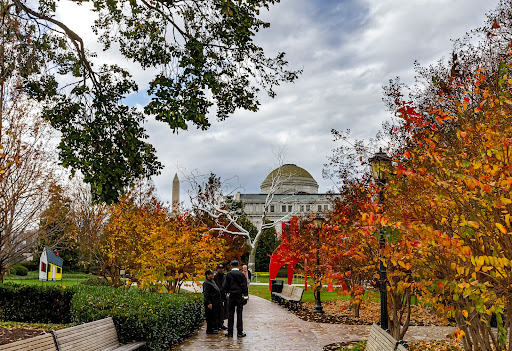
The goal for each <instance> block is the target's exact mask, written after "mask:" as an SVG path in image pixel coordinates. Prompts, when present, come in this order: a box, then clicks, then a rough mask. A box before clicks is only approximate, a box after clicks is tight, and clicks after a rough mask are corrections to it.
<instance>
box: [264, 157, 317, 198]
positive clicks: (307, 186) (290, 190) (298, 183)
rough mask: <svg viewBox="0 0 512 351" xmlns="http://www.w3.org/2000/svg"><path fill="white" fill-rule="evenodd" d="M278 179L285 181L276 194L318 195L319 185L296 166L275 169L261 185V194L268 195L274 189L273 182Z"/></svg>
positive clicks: (307, 173)
mask: <svg viewBox="0 0 512 351" xmlns="http://www.w3.org/2000/svg"><path fill="white" fill-rule="evenodd" d="M278 177H281V178H282V179H283V181H282V184H281V185H280V186H279V188H278V189H277V191H275V194H317V193H318V183H317V182H316V180H315V179H314V178H313V177H312V176H311V174H309V172H308V171H306V170H305V169H304V168H301V167H299V166H297V165H294V164H286V165H283V166H281V167H279V168H276V169H274V170H273V171H272V172H270V174H269V175H268V176H267V177H266V178H265V180H264V181H263V183H261V193H262V194H268V193H270V189H271V187H272V182H273V181H276V180H277V178H278Z"/></svg>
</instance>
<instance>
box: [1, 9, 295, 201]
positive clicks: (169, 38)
mask: <svg viewBox="0 0 512 351" xmlns="http://www.w3.org/2000/svg"><path fill="white" fill-rule="evenodd" d="M64 2H66V3H70V4H75V5H77V6H81V11H92V12H93V13H94V14H95V15H96V17H95V18H96V20H95V22H94V24H93V26H92V28H93V30H94V31H95V33H96V34H97V36H98V37H97V40H98V41H99V42H100V43H101V44H102V45H103V47H104V51H107V52H109V53H110V52H112V51H114V49H117V50H118V52H119V53H120V54H121V55H122V56H124V57H125V58H126V59H128V60H130V61H133V62H135V63H138V64H139V67H140V68H141V69H152V70H153V72H155V74H154V76H153V77H151V78H149V81H147V82H143V83H144V84H148V85H149V89H148V90H147V93H148V95H149V96H150V100H151V101H150V102H148V103H147V104H146V105H145V106H144V114H143V113H141V112H140V111H138V110H137V109H135V108H134V107H130V106H127V105H125V104H124V103H123V100H124V98H125V97H126V96H128V95H129V94H131V93H133V92H136V91H137V90H138V86H137V84H136V83H135V82H134V81H133V80H132V78H131V74H130V72H128V71H127V70H125V69H123V68H121V67H119V66H117V65H105V64H101V63H99V62H98V61H99V59H96V54H95V53H92V52H90V51H89V50H88V48H87V43H86V42H85V40H84V39H85V38H81V37H80V36H79V35H78V34H77V33H76V32H75V31H74V29H73V27H74V25H73V23H72V20H70V19H69V18H66V17H65V14H62V12H59V11H58V8H57V7H58V5H60V4H61V3H64ZM278 2H279V1H278V0H264V1H231V0H229V1H218V0H205V1H200V2H199V1H196V0H185V1H178V2H176V1H171V2H169V1H164V0H157V1H146V0H140V1H139V0H137V1H132V0H130V1H127V0H122V1H103V0H93V1H74V0H68V1H54V0H38V1H26V0H2V1H0V13H1V15H2V16H1V18H2V22H1V25H2V28H1V31H2V35H3V47H2V50H3V53H5V52H7V51H8V52H9V54H8V55H5V54H4V55H2V56H1V59H0V61H1V62H0V65H2V66H3V67H2V68H3V69H2V71H1V75H2V76H1V77H0V83H1V82H4V81H7V80H9V79H11V78H12V77H21V78H22V79H23V85H24V87H25V89H26V91H27V92H28V94H29V95H30V97H31V98H33V99H35V100H37V101H39V102H41V103H42V104H43V106H44V108H43V115H44V118H45V119H46V120H48V121H49V122H50V123H51V125H52V126H53V127H54V128H55V129H57V130H58V131H59V132H60V136H61V142H60V144H59V146H58V148H59V156H60V160H61V162H62V164H63V165H64V166H65V167H68V168H70V169H71V170H72V172H73V173H74V172H77V171H80V173H81V174H82V175H83V177H84V181H85V182H87V183H88V184H90V185H91V191H92V194H93V198H94V200H95V201H106V202H109V203H110V202H112V201H116V200H117V199H118V197H119V195H120V194H121V193H122V191H123V189H125V188H127V187H128V186H129V185H130V184H131V183H132V182H133V180H134V179H136V178H138V177H141V176H146V177H149V176H151V175H154V174H158V173H159V171H160V169H161V168H162V165H161V164H160V163H159V162H158V161H157V159H156V155H155V149H154V148H153V146H152V145H150V144H149V143H148V142H147V141H146V139H147V137H148V136H147V133H146V131H145V129H144V126H143V122H144V121H145V119H146V118H147V117H148V116H153V117H154V118H155V119H156V120H158V121H162V122H164V123H166V124H168V125H169V127H170V128H171V130H172V131H173V132H177V131H179V130H186V129H187V128H189V127H191V126H196V127H197V128H199V129H202V130H205V129H208V128H209V126H210V124H211V122H210V120H209V117H208V113H209V112H211V111H212V110H213V111H215V114H216V117H217V119H218V120H221V121H222V120H224V119H226V118H227V117H228V116H229V115H231V114H233V113H234V112H235V110H237V109H246V110H249V111H256V110H257V109H258V106H259V98H258V92H259V90H260V89H263V90H264V91H266V92H267V93H268V95H270V96H271V97H273V96H275V92H274V87H275V86H276V85H279V84H280V83H282V82H291V81H294V80H295V79H296V78H297V76H298V74H299V73H300V72H298V71H293V70H288V69H287V68H286V66H287V62H286V60H285V59H284V53H278V54H277V55H276V56H275V57H268V56H266V55H265V53H264V51H263V48H261V47H260V46H258V45H257V44H256V43H255V42H254V40H253V39H254V36H255V34H256V33H257V32H258V31H260V30H263V29H265V28H268V27H269V26H270V24H269V23H267V22H264V21H262V20H261V19H260V18H259V17H260V13H261V11H265V10H269V9H270V6H271V5H273V4H275V3H278ZM0 45H2V43H0ZM0 85H1V84H0Z"/></svg>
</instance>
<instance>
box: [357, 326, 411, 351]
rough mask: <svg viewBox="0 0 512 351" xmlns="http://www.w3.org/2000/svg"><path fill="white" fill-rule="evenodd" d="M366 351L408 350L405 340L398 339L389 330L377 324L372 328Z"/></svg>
mask: <svg viewBox="0 0 512 351" xmlns="http://www.w3.org/2000/svg"><path fill="white" fill-rule="evenodd" d="M366 351H407V347H406V345H404V343H403V341H396V340H395V339H394V338H393V337H392V336H391V335H390V334H389V333H388V332H387V331H385V330H384V329H382V328H381V327H380V326H378V325H377V324H373V325H372V328H371V329H370V336H368V342H367V343H366Z"/></svg>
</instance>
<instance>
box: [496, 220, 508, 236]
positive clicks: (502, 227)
mask: <svg viewBox="0 0 512 351" xmlns="http://www.w3.org/2000/svg"><path fill="white" fill-rule="evenodd" d="M496 227H498V229H499V230H500V232H502V233H503V234H507V230H506V229H505V227H504V226H503V225H502V224H500V223H496Z"/></svg>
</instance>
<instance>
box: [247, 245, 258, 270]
mask: <svg viewBox="0 0 512 351" xmlns="http://www.w3.org/2000/svg"><path fill="white" fill-rule="evenodd" d="M256 248H257V246H256V243H254V245H253V246H252V248H251V251H250V252H249V262H248V263H247V268H248V269H249V270H250V271H251V272H252V273H254V272H256Z"/></svg>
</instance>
